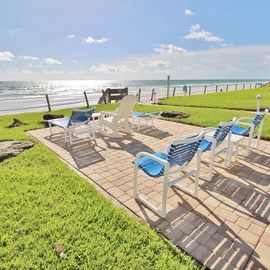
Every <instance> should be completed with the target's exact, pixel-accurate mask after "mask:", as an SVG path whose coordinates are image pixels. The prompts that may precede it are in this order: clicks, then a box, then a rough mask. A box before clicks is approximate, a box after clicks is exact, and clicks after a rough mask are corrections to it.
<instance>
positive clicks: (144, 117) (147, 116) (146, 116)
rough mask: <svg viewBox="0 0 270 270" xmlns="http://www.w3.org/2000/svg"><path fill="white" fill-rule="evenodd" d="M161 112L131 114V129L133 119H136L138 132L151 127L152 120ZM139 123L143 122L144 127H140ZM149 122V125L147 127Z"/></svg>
mask: <svg viewBox="0 0 270 270" xmlns="http://www.w3.org/2000/svg"><path fill="white" fill-rule="evenodd" d="M160 115H161V112H154V113H142V112H131V115H130V118H131V119H132V128H134V126H135V125H134V119H137V122H138V130H140V129H141V128H143V127H144V128H145V127H148V126H153V123H154V119H157V118H159V117H160ZM141 121H144V122H145V125H141ZM148 122H150V125H148Z"/></svg>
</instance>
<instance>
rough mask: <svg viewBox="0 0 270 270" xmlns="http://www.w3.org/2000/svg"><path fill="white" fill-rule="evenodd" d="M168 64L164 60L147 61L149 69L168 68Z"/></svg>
mask: <svg viewBox="0 0 270 270" xmlns="http://www.w3.org/2000/svg"><path fill="white" fill-rule="evenodd" d="M169 64H170V62H169V61H164V60H155V61H149V66H150V67H169Z"/></svg>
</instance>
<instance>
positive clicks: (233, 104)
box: [159, 85, 270, 111]
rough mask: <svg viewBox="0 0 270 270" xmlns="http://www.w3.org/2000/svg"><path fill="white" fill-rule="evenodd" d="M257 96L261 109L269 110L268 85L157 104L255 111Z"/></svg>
mask: <svg viewBox="0 0 270 270" xmlns="http://www.w3.org/2000/svg"><path fill="white" fill-rule="evenodd" d="M259 94H261V95H262V99H261V102H260V103H261V108H263V109H266V108H269V106H270V85H268V86H265V87H261V88H256V89H249V90H238V91H229V92H222V93H220V92H218V93H209V94H205V95H203V94H201V95H191V96H174V97H170V98H169V99H163V100H160V101H159V104H163V105H177V106H186V107H201V108H222V109H234V110H247V111H256V109H257V95H259Z"/></svg>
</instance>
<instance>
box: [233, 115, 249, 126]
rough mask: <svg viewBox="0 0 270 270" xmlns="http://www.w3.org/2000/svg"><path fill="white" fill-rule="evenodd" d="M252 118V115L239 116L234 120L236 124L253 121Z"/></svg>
mask: <svg viewBox="0 0 270 270" xmlns="http://www.w3.org/2000/svg"><path fill="white" fill-rule="evenodd" d="M253 119H254V117H246V116H245V117H240V118H238V119H237V120H236V121H235V123H236V124H237V123H238V122H242V121H251V122H252V121H253Z"/></svg>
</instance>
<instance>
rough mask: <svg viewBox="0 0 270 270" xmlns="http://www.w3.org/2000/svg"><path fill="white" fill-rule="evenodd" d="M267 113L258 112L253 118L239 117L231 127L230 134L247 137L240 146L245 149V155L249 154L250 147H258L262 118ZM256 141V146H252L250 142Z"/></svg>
mask: <svg viewBox="0 0 270 270" xmlns="http://www.w3.org/2000/svg"><path fill="white" fill-rule="evenodd" d="M267 113H268V110H267V109H266V110H265V111H264V112H258V113H257V114H256V116H255V117H240V118H238V119H237V120H236V122H235V125H233V126H232V133H233V134H235V135H241V136H247V137H248V140H247V142H244V143H241V144H240V145H241V146H242V147H244V148H246V153H245V155H248V154H249V151H250V148H251V147H256V148H257V147H258V146H259V141H260V138H261V133H262V130H263V122H264V116H265V115H266V114H267ZM256 137H257V140H256V145H255V146H253V145H252V140H253V139H255V138H256Z"/></svg>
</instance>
